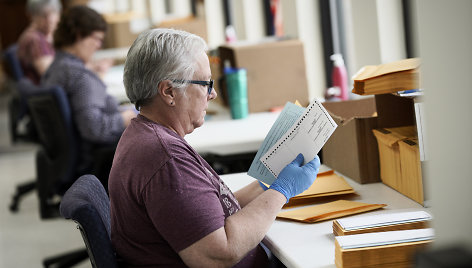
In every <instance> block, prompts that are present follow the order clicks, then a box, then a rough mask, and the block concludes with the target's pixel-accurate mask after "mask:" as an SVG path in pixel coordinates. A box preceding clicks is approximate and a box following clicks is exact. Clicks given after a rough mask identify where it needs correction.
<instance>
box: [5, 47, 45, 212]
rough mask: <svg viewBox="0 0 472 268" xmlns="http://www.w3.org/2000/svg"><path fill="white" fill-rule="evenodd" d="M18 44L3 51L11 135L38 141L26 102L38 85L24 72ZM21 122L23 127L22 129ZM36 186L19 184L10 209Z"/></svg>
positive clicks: (14, 140)
mask: <svg viewBox="0 0 472 268" xmlns="http://www.w3.org/2000/svg"><path fill="white" fill-rule="evenodd" d="M17 49H18V47H17V45H16V44H13V45H11V46H9V47H8V48H7V49H6V50H5V52H4V53H3V63H4V67H5V71H6V73H7V74H8V77H9V78H10V79H9V80H8V85H9V88H10V92H11V96H10V99H9V101H8V116H9V129H10V137H11V141H12V143H13V144H15V143H17V142H19V141H23V142H32V143H37V142H38V139H37V135H36V130H35V129H34V126H33V124H32V122H31V120H30V117H29V114H28V107H27V104H26V98H27V95H26V94H28V93H29V92H30V91H31V90H32V89H33V88H35V87H36V86H35V85H33V84H32V83H31V81H30V80H29V79H28V78H26V77H25V76H24V74H23V69H22V68H21V64H20V61H19V59H18V57H17V54H16V53H17ZM20 124H23V128H22V129H20ZM35 187H36V180H30V181H28V182H24V183H21V184H19V185H18V186H17V187H16V191H15V194H14V195H13V198H12V202H11V204H10V205H9V208H10V211H12V212H17V211H18V205H19V202H20V199H21V197H23V196H24V195H26V194H27V193H30V192H31V191H32V190H33V189H35Z"/></svg>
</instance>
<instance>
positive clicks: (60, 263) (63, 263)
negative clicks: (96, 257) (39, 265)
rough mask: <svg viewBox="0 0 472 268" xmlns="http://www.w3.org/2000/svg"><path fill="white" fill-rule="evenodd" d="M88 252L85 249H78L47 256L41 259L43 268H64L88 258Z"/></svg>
mask: <svg viewBox="0 0 472 268" xmlns="http://www.w3.org/2000/svg"><path fill="white" fill-rule="evenodd" d="M88 257H89V256H88V253H87V250H86V249H79V250H75V251H71V252H67V253H64V254H61V255H59V256H54V257H49V258H47V259H45V260H44V261H43V266H44V267H45V268H49V267H57V268H66V267H72V266H74V265H76V264H77V263H80V262H82V261H84V260H86V259H88Z"/></svg>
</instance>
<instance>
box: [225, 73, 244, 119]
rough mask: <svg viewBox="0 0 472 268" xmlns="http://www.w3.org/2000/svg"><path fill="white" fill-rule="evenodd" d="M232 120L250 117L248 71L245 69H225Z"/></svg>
mask: <svg viewBox="0 0 472 268" xmlns="http://www.w3.org/2000/svg"><path fill="white" fill-rule="evenodd" d="M225 78H226V88H227V90H228V100H229V107H230V110H231V118H233V119H241V118H245V117H247V115H248V113H249V112H248V101H247V71H246V69H243V68H225Z"/></svg>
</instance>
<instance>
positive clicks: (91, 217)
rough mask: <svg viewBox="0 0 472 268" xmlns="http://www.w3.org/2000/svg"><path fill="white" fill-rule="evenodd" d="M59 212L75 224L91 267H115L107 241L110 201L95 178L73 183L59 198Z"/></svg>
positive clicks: (113, 257)
mask: <svg viewBox="0 0 472 268" xmlns="http://www.w3.org/2000/svg"><path fill="white" fill-rule="evenodd" d="M60 212H61V214H62V216H63V217H64V218H66V219H72V220H73V221H75V222H76V223H77V225H78V226H77V227H78V229H79V230H80V233H81V234H82V238H83V239H84V243H85V246H86V247H87V252H88V256H89V258H90V262H91V263H92V267H107V268H115V267H118V265H117V260H116V256H115V251H114V250H113V247H112V244H111V240H110V200H109V198H108V195H107V193H106V191H105V189H104V188H103V186H102V184H101V183H100V181H99V180H98V179H97V178H96V177H95V176H93V175H84V176H81V177H80V178H79V179H77V180H76V181H75V182H74V184H73V185H72V186H71V187H70V188H69V190H67V192H66V193H65V194H64V196H63V198H62V202H61V206H60Z"/></svg>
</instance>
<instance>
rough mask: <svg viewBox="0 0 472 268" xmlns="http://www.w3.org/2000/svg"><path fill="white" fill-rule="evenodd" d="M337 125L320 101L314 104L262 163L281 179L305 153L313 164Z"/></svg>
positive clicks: (311, 104) (312, 103) (307, 159)
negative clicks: (281, 173)
mask: <svg viewBox="0 0 472 268" xmlns="http://www.w3.org/2000/svg"><path fill="white" fill-rule="evenodd" d="M336 127H337V125H336V123H335V122H334V120H333V118H331V116H330V115H329V114H328V112H327V111H326V109H325V108H324V107H323V105H321V103H320V102H319V101H318V100H316V99H315V100H313V101H312V102H311V103H310V105H309V106H308V107H307V108H306V110H305V112H304V113H303V114H302V115H301V116H300V118H299V119H298V121H297V122H295V124H293V126H292V127H291V128H290V129H289V130H288V131H287V132H286V133H285V134H284V135H283V136H282V138H280V139H279V140H278V141H277V142H276V143H275V144H274V145H273V146H272V147H271V148H270V149H269V150H268V151H267V152H266V153H265V154H264V155H263V156H262V157H261V159H260V160H261V161H262V163H263V164H264V165H265V166H266V167H267V169H268V170H269V171H270V172H271V173H272V174H273V175H274V176H275V177H278V176H279V173H280V172H281V171H282V169H283V168H284V167H285V166H286V165H287V164H289V163H290V162H292V161H293V159H295V157H296V156H297V155H298V154H299V153H302V154H303V156H304V158H305V161H304V163H303V164H306V163H307V162H309V161H311V160H312V159H313V158H314V157H315V155H317V154H318V152H319V151H320V150H321V148H322V147H323V145H324V144H325V143H326V142H327V141H328V139H329V137H331V134H333V132H334V130H335V129H336Z"/></svg>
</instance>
